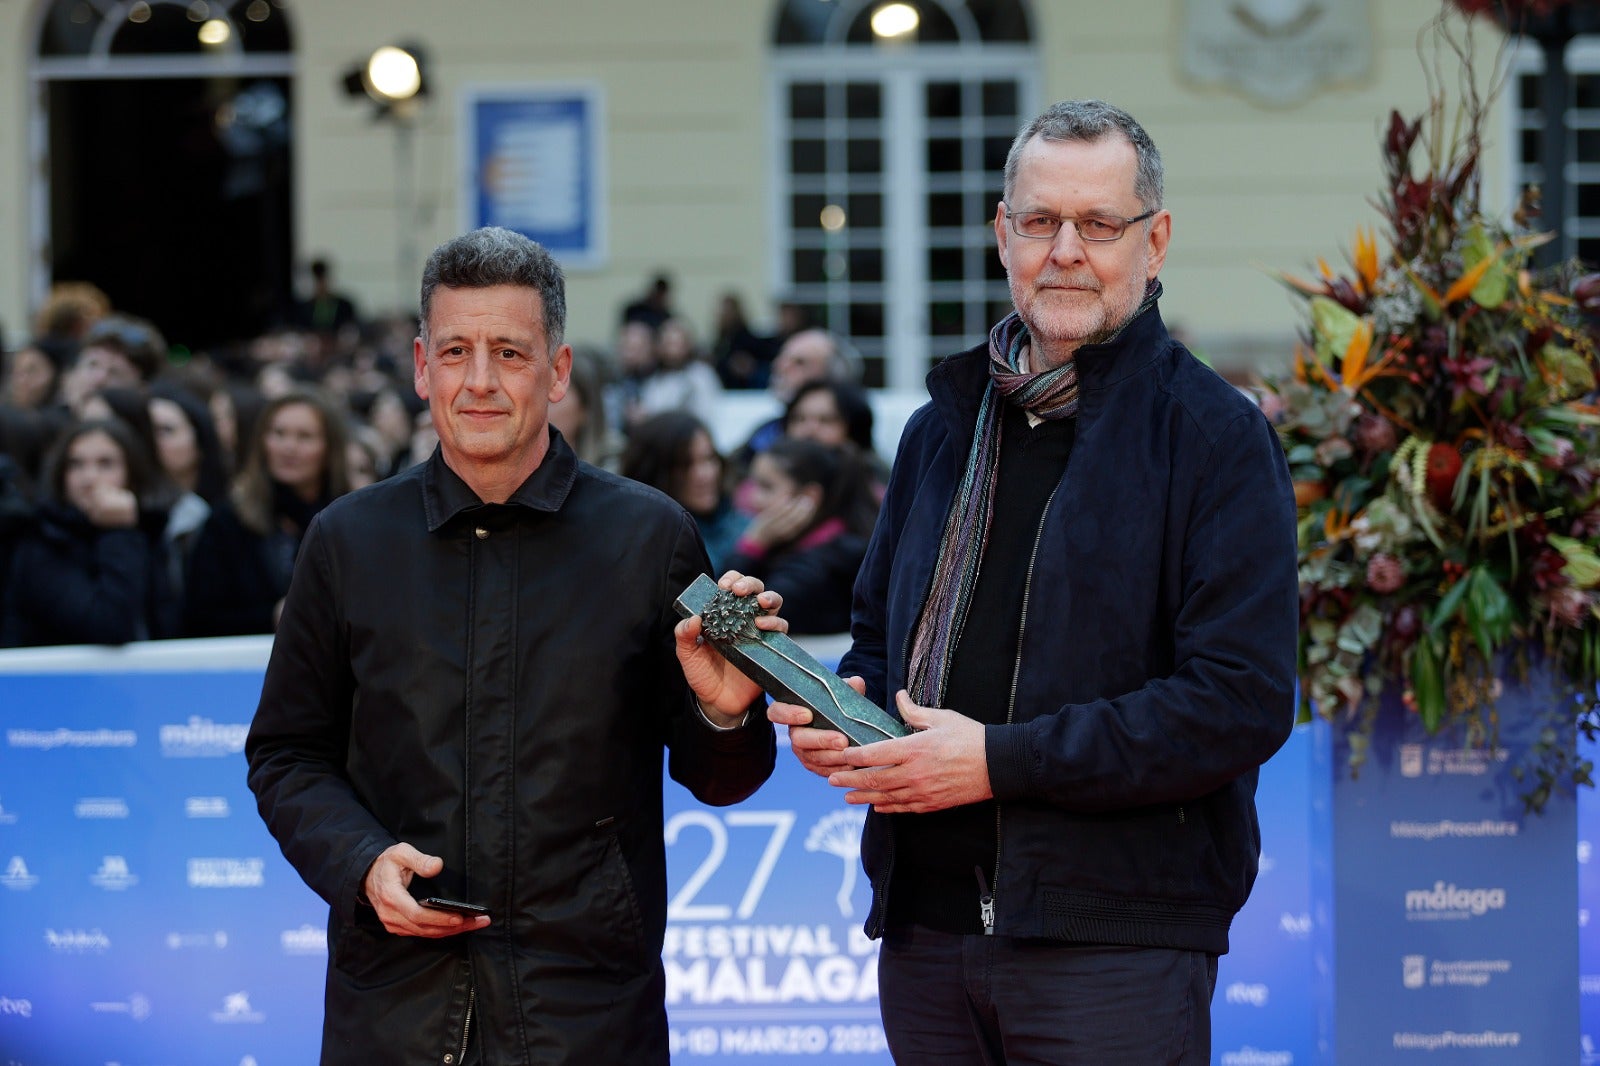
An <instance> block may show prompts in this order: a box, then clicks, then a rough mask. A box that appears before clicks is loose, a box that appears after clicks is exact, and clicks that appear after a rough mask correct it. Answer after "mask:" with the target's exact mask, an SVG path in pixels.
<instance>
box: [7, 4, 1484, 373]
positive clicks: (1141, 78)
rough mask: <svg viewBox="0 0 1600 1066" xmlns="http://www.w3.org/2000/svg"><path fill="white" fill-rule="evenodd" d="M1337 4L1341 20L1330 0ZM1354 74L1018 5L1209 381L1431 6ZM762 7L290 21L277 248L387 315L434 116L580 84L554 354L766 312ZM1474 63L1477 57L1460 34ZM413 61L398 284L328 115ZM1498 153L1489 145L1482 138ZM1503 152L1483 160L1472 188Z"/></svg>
mask: <svg viewBox="0 0 1600 1066" xmlns="http://www.w3.org/2000/svg"><path fill="white" fill-rule="evenodd" d="M1344 2H1352V3H1353V2H1358V0H1344ZM33 6H34V0H0V321H3V322H4V323H5V326H6V328H7V331H8V335H11V336H13V337H14V336H16V335H18V334H20V333H21V332H22V329H23V323H24V320H25V317H26V309H27V307H28V304H29V300H28V292H27V272H28V271H27V258H28V247H27V244H28V225H27V217H26V210H27V182H26V166H27V162H26V160H27V125H26V116H27V108H26V107H25V93H26V91H27V84H28V83H27V56H28V52H29V50H30V49H31V47H32V40H31V32H30V31H31V28H32V25H33ZM1367 6H1368V8H1369V10H1370V19H1371V22H1372V27H1373V43H1374V51H1373V57H1372V63H1371V67H1370V71H1369V73H1368V74H1367V76H1366V77H1365V78H1363V79H1361V80H1360V81H1359V82H1357V83H1354V84H1349V85H1343V86H1335V87H1331V88H1326V89H1324V90H1322V91H1320V92H1319V93H1318V94H1317V95H1316V96H1314V97H1313V98H1312V99H1311V100H1309V101H1308V102H1306V103H1303V104H1299V105H1296V106H1292V107H1281V108H1273V107H1267V106H1263V105H1261V104H1258V103H1255V102H1252V101H1251V100H1249V99H1246V98H1245V97H1243V96H1241V95H1239V94H1237V93H1233V92H1230V91H1227V90H1223V89H1219V88H1215V87H1202V86H1195V85H1192V84H1190V83H1188V82H1187V81H1186V80H1185V79H1184V77H1183V75H1182V72H1181V71H1180V69H1179V59H1178V56H1179V43H1180V38H1179V35H1180V27H1181V21H1180V14H1181V12H1182V3H1181V0H1125V2H1123V3H1119V4H1068V3H1062V2H1058V0H1034V2H1033V3H1032V5H1031V7H1032V10H1033V12H1034V16H1035V24H1036V29H1037V38H1038V40H1037V43H1038V51H1039V55H1040V56H1041V57H1042V58H1041V71H1040V73H1041V75H1042V78H1041V85H1042V86H1043V95H1044V96H1045V97H1046V98H1047V99H1059V98H1065V97H1069V96H1086V95H1095V96H1101V97H1104V98H1106V99H1109V100H1111V101H1113V102H1115V103H1118V104H1120V105H1122V106H1124V107H1126V108H1127V109H1128V110H1130V111H1131V112H1133V114H1135V115H1136V116H1137V117H1138V118H1139V119H1140V120H1141V121H1142V122H1143V123H1144V124H1145V125H1146V126H1147V127H1148V128H1149V130H1150V132H1151V134H1152V136H1153V137H1154V138H1155V140H1156V142H1157V144H1158V145H1160V146H1161V148H1162V150H1163V153H1164V155H1165V157H1166V164H1167V188H1168V206H1169V207H1170V208H1171V210H1172V211H1173V215H1174V238H1173V246H1172V253H1171V257H1170V259H1169V261H1168V267H1167V269H1166V271H1165V273H1164V281H1165V283H1166V287H1167V300H1166V313H1167V315H1168V318H1169V319H1170V320H1171V321H1173V322H1174V323H1176V324H1178V325H1181V326H1182V327H1184V328H1185V329H1186V330H1187V331H1188V332H1189V333H1190V334H1191V335H1192V336H1193V337H1194V338H1195V339H1196V340H1197V341H1198V343H1199V344H1200V345H1201V347H1203V348H1207V349H1210V350H1211V351H1212V354H1213V355H1215V356H1216V357H1217V358H1218V359H1219V360H1220V361H1223V362H1228V361H1232V359H1233V358H1234V356H1235V353H1240V352H1248V351H1252V350H1254V351H1261V352H1268V353H1276V352H1279V351H1282V350H1284V349H1285V348H1286V345H1287V340H1288V338H1289V337H1290V335H1291V334H1292V331H1293V329H1294V326H1295V323H1296V317H1295V306H1294V304H1293V302H1292V301H1291V300H1290V299H1289V298H1288V297H1287V296H1286V295H1285V294H1284V292H1283V290H1282V289H1281V288H1280V287H1279V286H1278V285H1277V283H1276V282H1275V281H1274V280H1273V279H1272V276H1271V271H1272V270H1274V269H1286V270H1291V271H1296V272H1304V271H1305V270H1307V269H1308V268H1309V267H1311V265H1312V264H1313V263H1314V261H1315V258H1316V257H1317V256H1319V255H1321V256H1325V257H1327V258H1328V259H1329V260H1330V262H1334V261H1338V260H1340V259H1341V258H1342V255H1343V250H1344V249H1345V248H1346V247H1347V246H1348V243H1349V240H1350V236H1351V233H1352V232H1353V230H1354V228H1355V227H1356V226H1357V225H1361V224H1366V225H1371V224H1374V223H1376V222H1377V221H1378V219H1377V216H1376V214H1375V212H1374V210H1373V209H1372V207H1371V206H1370V203H1369V198H1370V197H1371V196H1372V195H1373V194H1374V193H1375V191H1376V190H1377V186H1378V183H1379V178H1380V172H1379V157H1378V143H1379V136H1380V131H1381V129H1382V125H1383V122H1384V120H1385V119H1386V117H1387V115H1388V111H1389V109H1390V108H1391V107H1395V106H1398V107H1400V108H1401V109H1402V110H1404V111H1406V112H1407V113H1410V112H1414V111H1416V110H1417V109H1418V108H1420V106H1421V105H1422V103H1423V101H1424V100H1425V98H1426V93H1427V90H1426V86H1425V82H1424V80H1423V76H1422V68H1421V64H1420V62H1419V60H1418V58H1417V55H1416V51H1415V43H1416V34H1417V30H1418V28H1419V27H1420V26H1421V25H1422V24H1423V23H1424V22H1426V21H1427V20H1428V18H1430V17H1431V16H1432V15H1433V14H1434V13H1436V12H1437V11H1438V4H1437V2H1436V0H1370V3H1368V5H1367ZM775 9H776V6H775V3H773V2H768V0H674V2H672V3H660V2H647V0H587V2H585V3H582V4H561V5H556V4H544V3H539V4H533V3H526V2H523V0H469V2H466V3H461V4H451V5H443V4H439V3H437V2H427V3H424V2H421V0H381V2H380V0H341V2H339V3H324V2H316V3H313V2H310V0H300V2H298V3H293V2H291V3H290V11H291V14H292V16H293V26H294V30H295V35H296V41H297V43H298V46H299V51H298V59H299V78H298V82H297V88H296V129H297V137H298V139H297V148H296V153H297V154H296V168H297V172H296V176H297V186H296V204H297V207H296V220H295V225H296V246H297V250H298V252H299V253H300V255H301V257H302V258H305V257H309V256H311V255H313V254H317V253H327V254H329V255H331V256H332V257H333V258H334V260H335V262H336V264H337V269H338V273H339V279H340V281H341V283H342V284H343V285H344V286H345V287H346V288H349V289H351V290H353V291H354V293H355V294H356V295H357V297H358V298H359V299H360V300H361V302H362V304H363V306H364V307H365V308H367V309H371V310H377V309H383V308H392V307H396V306H399V305H400V304H401V302H402V301H403V300H406V299H409V298H410V294H411V292H412V291H413V288H414V284H415V275H416V274H417V272H418V270H419V269H420V261H421V258H422V257H423V256H425V255H426V253H427V251H428V250H430V249H431V248H432V247H433V246H434V245H435V244H437V243H438V242H439V241H441V240H443V239H445V238H447V237H449V236H451V235H452V234H453V233H454V232H455V231H456V229H457V227H458V224H459V204H458V200H457V196H456V192H455V186H456V165H457V164H456V155H457V147H456V129H455V126H456V107H457V93H458V90H459V89H460V88H462V87H463V86H466V85H472V84H506V83H527V82H593V83H599V84H600V85H601V86H602V87H603V91H604V94H605V111H606V120H607V121H606V131H605V166H606V173H607V178H608V185H607V191H608V194H609V219H608V223H609V226H608V228H609V249H608V251H609V256H608V260H607V263H606V265H605V266H604V267H603V268H602V269H600V270H597V271H574V272H572V275H571V285H570V287H571V298H570V305H571V316H570V317H571V335H572V338H573V339H574V340H587V341H595V342H606V341H608V340H609V338H610V333H611V328H612V323H613V321H614V318H615V315H616V311H617V309H618V307H619V306H620V304H621V303H622V302H623V301H624V300H625V299H626V298H627V297H628V296H630V295H632V294H633V293H635V292H636V291H638V290H640V289H641V288H642V287H643V286H644V284H645V281H646V279H647V278H648V276H649V275H650V274H651V273H652V272H653V271H654V270H655V269H656V268H657V267H668V268H670V269H671V270H672V272H673V274H674V276H675V279H676V281H677V295H676V300H677V303H678V306H679V308H680V309H681V310H683V311H684V312H686V313H687V314H688V315H689V317H690V318H691V319H692V320H693V321H695V322H696V323H697V324H698V325H699V326H700V328H701V329H702V331H704V330H706V329H708V328H709V327H710V324H711V321H710V318H711V312H712V306H713V302H714V300H715V298H716V296H717V295H718V294H719V293H720V292H721V291H723V290H724V289H726V288H734V289H736V290H737V291H739V292H741V293H742V294H743V296H744V297H745V302H746V306H747V308H748V309H749V310H750V311H751V312H752V314H753V315H754V316H755V317H757V319H758V320H760V321H763V322H764V321H766V320H767V319H768V318H769V316H770V312H771V293H770V291H769V290H770V286H771V278H770V276H769V269H770V261H771V255H770V246H771V239H772V227H771V224H770V222H769V220H768V203H769V181H768V157H769V146H768V140H767V138H768V132H767V129H766V122H767V114H768V88H767V80H766V72H765V60H766V58H767V55H768V47H767V44H766V41H767V38H768V35H769V33H770V30H771V24H772V18H773V12H774V11H775ZM1481 36H1482V37H1484V38H1485V43H1486V44H1492V40H1490V39H1489V38H1490V35H1489V34H1483V35H1481ZM408 38H413V39H416V40H418V41H420V42H423V43H425V44H426V46H427V48H428V50H429V61H430V67H429V75H430V79H431V85H432V90H433V95H432V99H431V101H430V105H429V108H428V113H427V114H426V116H425V117H424V119H423V120H422V121H421V123H420V125H419V127H418V130H417V134H416V148H415V165H416V176H417V177H416V189H417V200H418V203H419V206H420V208H421V210H420V211H419V216H420V217H419V218H418V220H417V222H416V224H415V225H414V226H412V227H411V229H410V233H411V242H410V243H411V250H412V252H413V256H412V258H413V262H411V263H410V264H408V265H407V268H406V269H405V271H404V272H403V276H402V272H401V270H400V268H399V266H398V263H397V258H398V254H399V250H400V243H401V242H400V239H399V222H398V213H399V209H398V196H397V183H396V173H395V133H394V130H393V129H392V128H391V127H390V126H389V125H387V124H385V123H374V122H373V121H371V118H370V110H369V109H368V108H367V107H365V106H363V105H362V104H361V103H359V102H358V101H356V100H353V99H351V98H350V97H348V96H346V95H345V93H344V91H343V89H342V87H341V86H340V85H339V84H338V82H339V75H340V73H341V72H342V71H343V70H344V69H345V68H346V67H347V66H349V65H350V64H351V63H352V62H354V61H355V60H356V59H357V58H358V57H360V56H361V55H363V54H365V53H366V52H367V51H368V50H370V49H371V48H372V47H374V46H375V45H376V44H379V43H385V42H388V41H395V40H403V39H408ZM1496 132H1497V131H1496ZM1503 157H1504V149H1503V146H1500V145H1493V146H1491V150H1490V163H1491V175H1490V176H1491V188H1493V187H1494V183H1495V181H1497V180H1498V179H1499V176H1500V172H1501V171H1502V170H1503V166H1502V160H1503Z"/></svg>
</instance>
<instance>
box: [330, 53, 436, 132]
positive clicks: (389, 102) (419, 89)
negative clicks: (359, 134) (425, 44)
mask: <svg viewBox="0 0 1600 1066" xmlns="http://www.w3.org/2000/svg"><path fill="white" fill-rule="evenodd" d="M426 65H427V64H426V62H425V60H424V58H423V53H422V49H420V48H418V47H417V46H416V45H414V44H386V45H384V46H383V47H382V48H378V49H376V50H375V51H373V53H372V54H371V55H370V56H368V57H367V58H366V59H365V60H364V61H363V62H360V63H356V64H354V65H352V66H351V67H350V68H349V69H348V70H346V71H345V74H344V79H343V81H344V91H345V92H347V93H349V94H350V95H351V96H366V97H368V98H369V99H371V100H372V102H373V103H375V104H377V106H378V110H377V112H376V114H375V116H374V117H376V118H385V117H389V118H395V119H401V120H409V119H412V118H415V117H416V113H417V108H418V107H419V106H420V104H421V101H422V98H423V97H424V96H427V95H428V79H427V77H426V75H425V73H424V70H425V67H426Z"/></svg>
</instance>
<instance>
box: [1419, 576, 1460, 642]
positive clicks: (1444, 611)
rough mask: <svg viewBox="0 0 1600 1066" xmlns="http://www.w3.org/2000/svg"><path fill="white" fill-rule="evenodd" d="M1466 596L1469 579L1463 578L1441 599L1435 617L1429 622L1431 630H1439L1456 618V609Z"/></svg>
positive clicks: (1435, 610)
mask: <svg viewBox="0 0 1600 1066" xmlns="http://www.w3.org/2000/svg"><path fill="white" fill-rule="evenodd" d="M1466 594H1467V579H1466V578H1464V577H1463V578H1460V579H1458V580H1457V581H1456V583H1455V584H1454V585H1451V586H1450V588H1449V590H1448V591H1447V592H1446V593H1445V594H1444V595H1443V596H1441V597H1440V598H1439V605H1438V606H1437V607H1435V608H1434V609H1433V617H1432V618H1430V619H1429V620H1428V626H1429V628H1431V629H1438V628H1440V627H1441V626H1443V625H1444V624H1445V623H1446V622H1448V621H1450V619H1451V618H1453V617H1455V613H1456V608H1457V607H1459V606H1460V605H1461V598H1462V597H1463V596H1465V595H1466Z"/></svg>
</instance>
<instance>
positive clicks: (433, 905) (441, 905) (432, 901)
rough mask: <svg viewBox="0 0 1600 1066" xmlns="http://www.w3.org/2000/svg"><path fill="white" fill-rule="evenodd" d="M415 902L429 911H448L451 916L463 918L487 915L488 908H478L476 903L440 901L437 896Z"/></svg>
mask: <svg viewBox="0 0 1600 1066" xmlns="http://www.w3.org/2000/svg"><path fill="white" fill-rule="evenodd" d="M417 902H418V903H420V904H422V905H423V906H424V907H427V908H429V909H431V910H436V911H449V912H450V913H451V914H459V915H461V916H462V917H463V918H476V917H477V916H478V915H480V914H483V915H487V914H488V913H489V908H488V907H480V906H478V905H477V904H476V903H462V902H461V901H460V900H457V899H440V898H439V897H438V896H429V897H428V898H427V899H419V900H417Z"/></svg>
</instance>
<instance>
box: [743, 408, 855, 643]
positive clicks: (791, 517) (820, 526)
mask: <svg viewBox="0 0 1600 1066" xmlns="http://www.w3.org/2000/svg"><path fill="white" fill-rule="evenodd" d="M747 480H748V481H749V483H750V489H749V491H747V492H746V493H745V494H744V498H745V500H746V501H748V503H749V504H750V506H751V507H752V508H753V509H754V512H755V517H754V518H752V519H751V520H750V524H749V525H748V526H747V527H746V528H745V530H744V532H743V533H742V534H740V536H739V539H738V541H737V542H736V543H735V544H734V549H733V554H732V555H730V556H729V558H728V566H729V567H730V568H731V569H734V570H738V571H739V572H741V573H745V574H750V575H752V576H755V577H759V578H760V579H761V581H762V583H763V584H765V585H767V586H768V587H769V588H772V589H773V590H775V591H777V592H781V593H782V594H783V603H784V608H783V616H784V618H786V619H787V620H788V622H789V631H790V632H792V633H843V632H846V631H847V630H849V628H850V596H851V589H852V587H853V586H854V585H855V580H856V573H857V571H858V570H860V568H861V559H862V557H863V556H864V555H865V554H866V551H867V538H868V537H869V536H870V535H871V533H872V525H873V522H874V521H876V519H877V516H878V507H877V500H876V497H875V496H874V495H873V492H872V483H871V477H870V474H869V471H868V469H867V467H866V464H865V463H864V462H863V461H862V458H861V455H860V453H859V452H858V451H857V449H856V448H855V447H854V446H853V445H850V444H843V445H837V446H835V445H827V444H819V443H817V442H816V441H810V440H796V439H794V438H792V437H784V438H780V439H779V440H777V441H775V442H773V445H772V447H770V448H768V449H767V450H766V451H764V452H762V453H761V454H760V455H758V456H756V457H755V460H754V461H753V462H752V463H751V465H750V476H749V478H748V479H747Z"/></svg>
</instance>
